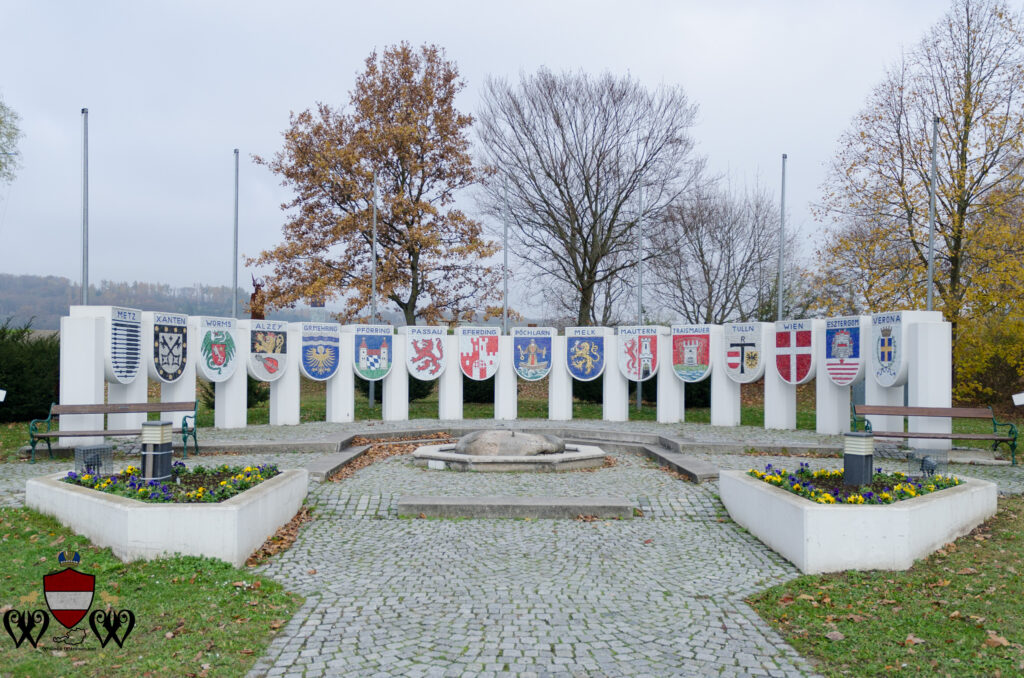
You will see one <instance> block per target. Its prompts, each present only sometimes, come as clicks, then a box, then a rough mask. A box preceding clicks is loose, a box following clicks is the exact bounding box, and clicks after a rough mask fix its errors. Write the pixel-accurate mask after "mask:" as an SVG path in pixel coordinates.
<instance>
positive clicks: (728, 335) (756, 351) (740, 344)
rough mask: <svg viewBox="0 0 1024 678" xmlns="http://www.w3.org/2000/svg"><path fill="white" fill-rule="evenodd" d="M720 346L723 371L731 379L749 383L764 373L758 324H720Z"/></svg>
mask: <svg viewBox="0 0 1024 678" xmlns="http://www.w3.org/2000/svg"><path fill="white" fill-rule="evenodd" d="M722 347H723V349H724V351H725V373H726V374H727V375H728V376H729V378H730V379H732V380H733V381H735V382H737V383H740V384H749V383H750V382H752V381H757V380H758V379H760V378H761V375H762V374H764V360H762V359H761V355H762V350H761V326H760V324H758V323H726V324H725V325H723V326H722Z"/></svg>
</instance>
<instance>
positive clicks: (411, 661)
mask: <svg viewBox="0 0 1024 678" xmlns="http://www.w3.org/2000/svg"><path fill="white" fill-rule="evenodd" d="M613 456H614V457H615V459H616V460H617V465H616V466H614V467H611V468H603V469H599V470H595V471H590V472H576V473H557V474H529V473H522V474H475V473H458V472H451V471H429V470H426V469H423V468H420V467H416V466H413V465H412V463H411V461H410V458H409V457H408V456H404V457H392V458H390V459H387V460H383V461H380V462H377V463H375V464H373V465H371V466H369V467H367V468H365V469H362V470H360V471H359V472H357V473H356V474H355V475H354V476H353V477H352V478H350V479H347V480H344V481H341V482H338V483H324V484H323V485H319V486H316V487H315V488H313V490H312V492H311V494H310V502H311V503H312V504H313V505H314V506H315V510H314V515H315V516H316V517H317V519H316V520H315V521H314V522H313V523H312V524H311V525H310V526H308V527H307V528H306V529H305V530H304V531H303V533H302V536H301V537H300V540H299V542H298V543H297V544H296V545H295V546H294V547H293V548H292V549H291V550H290V551H289V552H288V553H286V554H284V555H283V556H282V557H280V558H278V559H276V560H275V561H274V562H272V563H271V564H269V565H267V566H264V567H263V568H262V570H263V572H264V573H265V574H267V575H270V576H272V577H274V578H276V579H278V580H279V581H281V582H282V583H283V584H284V585H285V586H287V587H288V588H290V589H292V590H296V591H298V592H300V593H302V594H303V595H305V596H306V597H307V602H306V605H305V606H304V607H303V608H302V610H301V611H300V612H299V613H298V614H297V615H296V616H295V618H293V619H292V621H291V622H290V624H289V625H288V627H287V628H286V629H284V631H283V632H282V633H281V635H279V636H278V637H277V638H276V639H275V641H274V642H273V644H272V645H271V647H270V649H269V651H268V653H267V655H266V656H265V657H263V658H262V659H261V660H260V662H259V663H258V664H257V665H256V667H255V669H254V670H253V672H252V674H251V675H254V676H262V675H291V674H298V675H306V676H321V675H360V676H361V675H367V676H374V675H379V676H463V675H474V676H475V675H481V676H512V675H516V676H531V675H532V676H547V675H552V676H555V675H557V676H579V675H582V676H627V675H628V676H633V675H648V676H674V675H716V676H747V675H761V676H769V675H775V676H800V675H808V674H810V673H811V670H810V668H809V667H808V665H807V664H806V663H805V662H804V661H803V660H802V659H800V658H799V657H798V656H797V655H796V653H795V652H794V651H793V650H792V648H790V647H789V646H787V645H786V644H785V643H784V642H783V641H782V640H781V638H779V637H778V636H777V635H776V634H775V633H774V632H773V631H771V630H770V629H769V628H768V627H767V625H765V624H764V623H763V622H762V621H761V620H760V618H758V617H757V615H756V614H755V613H754V612H753V611H752V610H751V609H750V608H749V607H748V606H747V605H746V604H745V603H743V598H744V597H745V596H747V595H749V594H750V593H752V592H754V591H758V590H761V589H763V588H766V587H768V586H772V585H774V584H776V583H779V582H783V581H786V580H788V579H790V578H792V577H794V576H796V574H797V573H796V571H795V569H794V568H793V567H792V566H790V565H789V564H788V563H786V562H784V561H783V560H782V559H781V558H780V557H778V556H777V555H775V554H774V553H772V552H771V551H769V550H768V549H767V548H765V547H764V546H762V545H761V544H760V543H759V542H757V541H756V540H754V539H753V538H752V537H750V536H749V535H747V534H745V533H744V532H743V531H741V530H739V529H738V528H737V527H736V526H735V525H734V524H733V523H731V522H730V521H728V520H724V519H723V520H720V518H721V514H722V508H721V504H720V503H719V502H718V499H717V497H716V496H715V494H714V490H713V488H709V487H707V486H703V487H702V486H696V485H693V484H690V483H685V482H682V481H679V480H676V479H675V478H673V477H672V476H670V475H668V474H667V473H663V472H661V471H659V470H658V469H657V468H656V467H655V466H654V465H653V464H651V463H649V462H647V461H645V460H643V459H640V458H639V457H637V456H635V455H632V454H615V455H613ZM409 493H427V494H447V495H450V496H456V495H480V494H515V495H533V496H543V495H560V496H572V495H577V496H586V495H596V494H617V495H626V496H629V497H631V498H633V499H639V500H640V501H641V503H645V504H649V505H650V507H651V510H650V511H648V512H647V515H646V516H645V517H644V518H637V519H634V520H631V521H596V522H590V523H588V522H582V521H553V520H533V521H527V520H417V519H412V520H409V519H399V518H398V517H397V516H395V514H394V502H395V500H396V498H397V497H398V496H400V495H402V494H409ZM641 497H642V499H641Z"/></svg>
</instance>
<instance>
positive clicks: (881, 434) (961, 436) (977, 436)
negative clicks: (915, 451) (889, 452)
mask: <svg viewBox="0 0 1024 678" xmlns="http://www.w3.org/2000/svg"><path fill="white" fill-rule="evenodd" d="M872 435H873V436H874V437H876V438H931V439H933V440H1015V438H1014V437H1013V436H1001V435H997V434H995V433H910V432H909V431H908V432H906V433H899V432H897V431H874V432H873V433H872Z"/></svg>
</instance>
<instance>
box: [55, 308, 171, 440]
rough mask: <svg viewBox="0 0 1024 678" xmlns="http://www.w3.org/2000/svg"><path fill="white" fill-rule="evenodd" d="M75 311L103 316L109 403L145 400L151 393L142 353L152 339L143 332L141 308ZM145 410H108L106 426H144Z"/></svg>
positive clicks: (72, 311)
mask: <svg viewBox="0 0 1024 678" xmlns="http://www.w3.org/2000/svg"><path fill="white" fill-rule="evenodd" d="M70 312H71V314H72V315H95V316H99V317H101V318H102V319H103V352H102V355H103V363H104V364H103V368H104V376H105V377H106V381H107V403H109V404H114V403H123V404H128V403H144V402H147V397H148V392H149V389H148V386H149V383H148V380H147V378H146V374H147V373H146V367H145V366H144V365H143V359H142V356H143V353H144V352H149V353H151V352H150V351H148V349H149V347H150V345H149V342H148V341H146V340H145V339H144V337H143V336H142V311H140V310H138V309H134V308H122V307H119V306H73V307H72V308H71V311H70ZM144 421H146V414H145V413H144V412H142V413H135V412H133V413H127V414H108V415H107V428H108V429H111V430H135V429H141V428H142V422H144Z"/></svg>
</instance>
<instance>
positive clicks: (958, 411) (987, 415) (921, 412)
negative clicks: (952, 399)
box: [853, 405, 992, 420]
mask: <svg viewBox="0 0 1024 678" xmlns="http://www.w3.org/2000/svg"><path fill="white" fill-rule="evenodd" d="M853 411H854V412H856V413H857V414H858V415H865V414H867V415H888V416H897V417H960V418H963V419H989V420H991V419H992V411H991V410H989V409H988V408H987V407H897V406H895V405H854V406H853Z"/></svg>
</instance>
